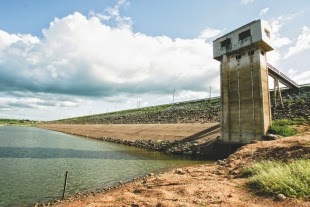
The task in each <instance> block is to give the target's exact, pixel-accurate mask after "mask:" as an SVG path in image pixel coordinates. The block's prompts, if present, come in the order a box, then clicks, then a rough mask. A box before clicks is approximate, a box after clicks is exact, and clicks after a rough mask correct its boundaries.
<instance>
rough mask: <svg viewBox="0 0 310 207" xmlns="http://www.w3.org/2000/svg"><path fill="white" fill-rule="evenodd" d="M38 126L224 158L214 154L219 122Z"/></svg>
mask: <svg viewBox="0 0 310 207" xmlns="http://www.w3.org/2000/svg"><path fill="white" fill-rule="evenodd" d="M37 127H39V128H43V129H48V130H53V131H58V132H62V133H66V134H70V135H75V136H81V137H84V138H89V139H95V140H101V141H107V142H111V143H117V144H123V145H127V146H133V147H137V148H141V149H147V150H151V151H159V152H163V153H166V154H171V155H184V156H190V157H192V158H195V157H197V158H199V159H201V158H204V157H205V159H208V160H216V159H217V158H218V157H223V156H220V155H219V156H218V155H217V154H216V153H214V151H215V150H214V149H213V145H211V144H212V143H214V142H215V141H216V140H217V138H218V136H219V123H208V124H200V123H199V124H193V123H191V124H136V125H100V124H96V125H70V124H48V125H47V124H45V125H39V126H37ZM141 128H142V130H141ZM120 131H122V132H120ZM117 137H118V138H117ZM146 137H148V138H146Z"/></svg>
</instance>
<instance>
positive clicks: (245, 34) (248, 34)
mask: <svg viewBox="0 0 310 207" xmlns="http://www.w3.org/2000/svg"><path fill="white" fill-rule="evenodd" d="M250 36H251V30H250V29H248V30H246V31H244V32H241V33H240V34H239V40H244V39H245V38H247V37H250Z"/></svg>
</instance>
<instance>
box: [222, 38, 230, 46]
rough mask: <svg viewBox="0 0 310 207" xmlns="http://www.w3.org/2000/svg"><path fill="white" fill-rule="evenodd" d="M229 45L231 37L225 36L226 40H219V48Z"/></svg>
mask: <svg viewBox="0 0 310 207" xmlns="http://www.w3.org/2000/svg"><path fill="white" fill-rule="evenodd" d="M230 45H231V39H230V38H227V39H226V40H224V41H222V42H221V48H223V47H225V48H228V47H230Z"/></svg>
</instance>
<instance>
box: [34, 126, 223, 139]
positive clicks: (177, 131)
mask: <svg viewBox="0 0 310 207" xmlns="http://www.w3.org/2000/svg"><path fill="white" fill-rule="evenodd" d="M215 126H219V123H205V124H199V123H192V124H86V125H79V124H42V125H39V127H41V128H45V129H50V130H54V131H60V132H65V133H69V134H75V135H80V136H84V137H91V138H103V137H112V138H114V139H125V140H138V139H144V140H148V139H151V140H155V141H156V140H171V141H175V140H178V141H179V140H189V139H190V138H191V140H190V141H193V140H200V139H204V138H205V136H207V135H208V132H209V131H208V129H210V128H214V127H215ZM218 128H219V127H218ZM195 135H197V136H196V137H195Z"/></svg>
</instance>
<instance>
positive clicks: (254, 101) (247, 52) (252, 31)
mask: <svg viewBox="0 0 310 207" xmlns="http://www.w3.org/2000/svg"><path fill="white" fill-rule="evenodd" d="M270 35H271V29H270V27H269V26H268V24H267V23H266V22H264V21H262V20H256V21H253V22H251V23H249V24H246V25H244V26H242V27H240V28H238V29H236V30H234V31H232V32H229V33H228V34H226V35H224V36H222V37H219V38H218V39H216V40H214V41H213V58H214V59H216V60H218V61H220V62H221V66H220V76H221V137H220V140H219V141H221V142H223V143H229V144H247V143H250V142H251V141H253V140H261V139H262V136H263V135H264V134H266V132H267V130H268V129H269V127H270V126H271V121H272V119H271V107H270V96H269V84H268V75H271V76H272V77H273V78H274V79H275V80H277V82H279V81H280V82H282V83H284V84H285V85H287V86H289V87H298V85H297V84H296V83H295V82H293V81H292V80H291V79H289V78H288V77H287V76H285V75H284V74H283V73H280V72H279V71H278V70H277V69H275V68H274V67H272V66H271V65H269V64H268V63H267V58H266V53H267V52H269V51H272V50H273V46H272V41H271V37H270ZM271 67H272V68H271ZM275 82H276V81H275Z"/></svg>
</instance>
